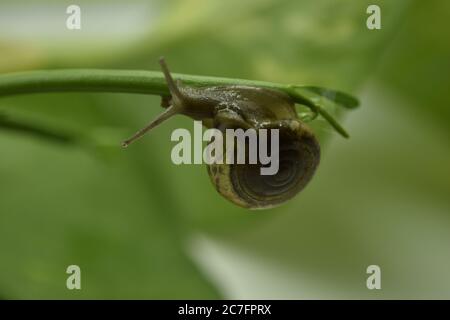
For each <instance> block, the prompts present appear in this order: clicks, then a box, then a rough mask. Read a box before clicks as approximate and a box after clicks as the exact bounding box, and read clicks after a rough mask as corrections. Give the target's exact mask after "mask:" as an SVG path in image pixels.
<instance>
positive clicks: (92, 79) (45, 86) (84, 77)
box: [0, 69, 357, 137]
mask: <svg viewBox="0 0 450 320" xmlns="http://www.w3.org/2000/svg"><path fill="white" fill-rule="evenodd" d="M172 76H173V77H174V78H175V79H179V80H181V81H182V82H183V84H186V85H190V86H196V87H204V86H219V85H244V86H253V87H263V88H270V89H275V90H279V91H283V92H285V93H287V94H288V95H290V96H291V97H292V99H293V100H294V101H295V102H296V103H299V104H303V105H306V106H307V107H309V108H311V110H312V111H313V112H315V113H319V114H321V115H322V116H323V117H324V118H325V119H326V120H327V121H328V122H329V123H330V124H331V125H332V126H333V127H334V128H335V129H336V130H337V131H338V132H339V133H341V134H342V135H343V136H345V137H348V134H347V133H346V131H345V130H344V129H343V128H342V126H340V124H339V123H338V122H337V121H336V120H335V119H334V118H333V117H332V116H331V115H329V114H328V112H326V111H325V110H324V109H323V108H322V107H321V106H320V104H319V103H317V99H314V98H315V97H321V96H320V94H319V93H317V92H315V91H317V88H315V87H306V86H305V87H301V86H295V85H289V84H279V83H273V82H265V81H254V80H244V79H233V78H220V77H206V76H195V75H186V74H177V73H174V74H172ZM324 90H325V89H324ZM45 92H122V93H140V94H154V95H161V96H168V95H169V89H168V87H167V84H166V81H165V79H164V75H163V74H162V72H159V71H137V70H99V69H62V70H43V71H29V72H18V73H11V74H3V75H0V97H4V96H9V95H18V94H28V93H45ZM326 92H327V93H330V92H333V93H335V94H334V96H335V97H338V98H339V99H338V100H337V101H335V102H336V103H337V104H339V105H342V106H344V107H348V108H353V107H354V106H355V105H357V101H356V100H355V99H354V98H352V97H351V96H348V95H346V94H344V93H341V92H336V91H332V90H326ZM355 101H356V102H355Z"/></svg>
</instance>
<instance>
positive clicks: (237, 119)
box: [123, 59, 320, 209]
mask: <svg viewBox="0 0 450 320" xmlns="http://www.w3.org/2000/svg"><path fill="white" fill-rule="evenodd" d="M160 64H161V68H162V71H163V74H164V77H165V79H166V82H167V85H168V88H169V91H170V96H163V97H162V103H161V105H162V107H164V108H166V110H165V111H164V112H163V113H162V114H160V115H159V116H158V117H157V118H156V119H154V120H153V121H151V122H150V123H149V124H148V125H147V126H146V127H144V128H143V129H141V130H140V131H138V132H137V133H136V134H135V135H134V136H132V137H131V138H130V139H128V140H126V141H124V142H123V146H124V147H126V146H128V145H129V144H130V143H132V142H133V141H135V140H136V139H138V138H140V137H142V136H143V135H144V134H145V133H146V132H148V131H150V130H151V129H153V128H154V127H156V126H157V125H159V124H160V123H162V122H163V121H165V120H167V119H168V118H170V117H171V116H173V115H175V114H183V115H186V116H189V117H191V118H192V119H194V120H202V121H203V124H204V125H205V126H207V127H210V128H217V129H219V130H221V131H223V130H226V129H228V128H243V129H247V128H253V129H256V130H258V129H262V128H264V129H269V130H270V129H278V130H279V153H278V159H279V162H278V163H279V170H278V172H277V173H275V174H274V175H261V172H260V168H261V166H262V164H261V163H256V164H227V163H224V164H218V163H213V164H210V165H208V166H207V170H208V174H209V177H210V179H211V181H212V183H213V184H214V186H215V188H216V190H217V191H218V192H219V193H220V194H221V195H222V196H224V197H225V198H226V199H228V200H230V201H231V202H233V203H234V204H236V205H238V206H241V207H245V208H249V209H263V208H270V207H274V206H277V205H280V204H282V203H284V202H286V201H287V200H289V199H291V198H292V197H294V196H295V195H296V194H298V193H299V192H300V191H301V190H302V189H303V188H304V187H305V186H306V185H307V184H308V182H309V181H310V180H311V178H312V177H313V175H314V173H315V171H316V169H317V166H318V165H319V162H320V146H319V143H318V141H317V139H316V137H315V136H314V134H313V133H312V131H311V129H310V128H308V126H307V125H306V124H305V123H304V122H302V121H301V120H300V119H299V117H298V115H297V112H296V110H295V102H294V101H293V99H292V98H291V97H290V96H289V95H288V94H286V93H284V92H281V91H278V90H275V89H270V88H262V87H252V86H244V85H219V86H210V87H190V86H185V85H183V84H182V83H181V82H180V81H179V80H178V81H175V80H174V79H173V78H172V76H171V74H170V72H169V69H168V67H167V65H166V63H165V62H164V60H163V59H161V60H160Z"/></svg>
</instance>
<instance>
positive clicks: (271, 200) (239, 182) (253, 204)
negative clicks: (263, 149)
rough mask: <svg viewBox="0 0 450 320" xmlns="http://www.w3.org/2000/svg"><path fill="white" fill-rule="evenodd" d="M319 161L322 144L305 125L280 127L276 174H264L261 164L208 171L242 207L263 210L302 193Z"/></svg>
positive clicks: (211, 168) (212, 166) (222, 188)
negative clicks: (291, 128) (287, 128)
mask: <svg viewBox="0 0 450 320" xmlns="http://www.w3.org/2000/svg"><path fill="white" fill-rule="evenodd" d="M269 145H270V144H269ZM319 161H320V146H319V143H318V141H317V140H316V138H315V137H314V135H313V134H312V133H311V132H310V131H309V130H308V129H306V128H305V127H303V125H302V129H301V130H280V137H279V168H278V172H277V173H275V174H274V175H262V174H261V170H260V169H261V167H262V166H263V165H262V164H261V163H257V164H229V165H211V166H209V167H208V171H209V174H210V177H211V179H212V182H213V183H214V184H215V186H216V189H217V190H218V191H219V192H220V193H221V194H222V195H224V196H225V197H226V198H227V199H229V200H231V201H232V202H234V203H235V204H237V205H239V206H242V207H246V208H251V209H263V208H270V207H274V206H277V205H279V204H281V203H283V202H285V201H287V200H289V199H291V198H292V197H294V196H295V195H296V194H297V193H299V192H300V191H301V190H302V189H303V188H304V187H305V186H306V185H307V184H308V182H309V181H310V180H311V178H312V177H313V175H314V173H315V171H316V168H317V166H318V164H319ZM219 177H220V178H219ZM224 179H225V180H226V181H224Z"/></svg>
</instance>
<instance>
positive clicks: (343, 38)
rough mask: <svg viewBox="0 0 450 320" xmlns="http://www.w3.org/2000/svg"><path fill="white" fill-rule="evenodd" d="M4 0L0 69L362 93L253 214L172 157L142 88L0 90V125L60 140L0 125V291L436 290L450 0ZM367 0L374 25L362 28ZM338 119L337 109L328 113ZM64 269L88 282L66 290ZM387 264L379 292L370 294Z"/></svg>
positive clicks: (447, 284) (409, 293) (241, 293)
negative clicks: (341, 132) (318, 153)
mask: <svg viewBox="0 0 450 320" xmlns="http://www.w3.org/2000/svg"><path fill="white" fill-rule="evenodd" d="M73 2H74V1H50V0H47V1H46V0H34V1H30V0H27V1H25V0H23V1H16V0H15V1H5V0H1V1H0V72H1V73H6V72H13V71H21V70H31V69H50V68H112V69H143V70H157V69H158V65H157V59H158V57H159V56H161V55H164V56H165V57H166V60H167V61H168V64H169V67H170V68H171V69H172V71H174V72H179V73H191V74H200V75H211V76H224V77H236V78H248V79H255V80H267V81H273V82H281V83H295V84H308V85H321V86H326V87H330V88H333V89H340V90H344V91H347V92H349V93H352V94H354V95H356V96H357V97H358V98H359V99H360V100H361V105H362V106H361V108H360V109H357V110H355V111H352V112H348V113H345V114H342V115H341V116H342V117H341V121H343V123H344V126H345V127H346V128H347V129H348V131H349V132H350V134H351V138H350V139H349V140H345V139H342V138H341V137H340V136H338V135H337V134H336V133H334V132H333V131H332V130H331V129H330V127H329V126H328V125H327V124H326V123H325V122H324V121H323V120H320V119H318V120H316V121H315V122H314V123H313V124H312V126H313V128H314V130H315V132H316V133H317V134H318V135H319V136H320V139H321V140H322V142H323V144H322V148H323V155H322V162H321V165H320V167H319V170H318V172H317V174H316V176H315V178H314V179H313V181H312V182H311V183H310V185H309V186H308V187H307V188H306V189H305V190H304V191H303V192H302V193H301V194H300V195H299V196H298V197H296V198H295V199H294V200H292V201H290V202H288V203H287V204H285V205H283V206H281V207H279V208H276V209H271V210H266V211H256V212H255V211H248V210H245V209H241V208H238V207H236V206H234V205H233V204H231V203H230V202H228V201H226V200H225V199H223V198H222V197H221V196H219V195H218V194H217V193H216V191H215V190H214V188H213V186H212V185H211V183H210V181H209V178H208V176H207V173H206V168H205V167H204V166H203V165H193V166H176V165H174V164H172V162H171V161H170V150H171V148H172V146H173V143H172V142H170V133H171V132H172V130H173V129H175V128H177V127H185V128H188V129H191V128H192V120H190V119H188V118H184V117H176V118H174V119H172V120H171V121H169V122H167V123H165V124H164V125H163V126H161V127H159V128H158V129H157V130H155V131H154V132H152V134H151V135H149V136H147V137H146V138H145V139H143V140H142V141H140V142H139V143H136V144H135V145H133V146H132V147H131V148H129V149H127V150H126V151H123V150H122V149H120V147H119V143H120V141H121V140H122V139H123V138H125V137H128V136H129V135H130V134H131V133H133V132H134V131H135V130H136V129H138V128H140V127H142V125H143V124H145V123H146V122H147V121H148V120H150V119H152V118H154V116H155V115H156V114H158V113H160V111H161V109H160V108H159V98H158V97H154V96H145V95H129V94H106V93H98V94H96V93H80V94H74V93H71V94H40V95H29V96H15V97H8V98H1V99H0V114H2V115H7V116H9V117H11V118H12V119H15V120H16V121H21V122H23V123H28V124H33V125H36V126H40V127H45V128H51V129H52V130H59V131H61V132H66V133H68V134H70V135H73V136H75V137H77V139H78V140H77V141H79V142H78V143H70V144H61V143H55V142H53V141H49V140H46V139H42V138H40V137H37V136H33V135H30V134H26V133H20V132H13V131H11V130H7V129H6V128H2V127H1V126H0V150H1V151H0V297H2V298H9V299H14V298H19V299H22V298H63V299H77V298H150V299H151V298H167V299H175V298H178V299H188V298H194V299H195V298H204V299H209V298H230V299H233V298H235V299H259V298H268V299H282V298H285V299H310V298H319V299H321V298H344V299H345V298H363V299H366V298H374V299H378V298H447V299H449V298H450V271H449V270H450V268H449V267H450V197H449V190H450V168H449V163H450V148H449V143H448V141H449V133H450V127H449V121H450V95H449V94H448V88H449V84H450V59H449V58H450V42H449V41H448V39H449V38H450V37H449V29H448V19H449V18H450V2H449V1H439V0H431V1H419V0H415V1H414V0H410V1H409V0H397V1H387V0H384V1H380V0H370V1H366V0H352V1H350V0H348V1H340V0H251V1H242V0H239V1H238V0H230V1H221V0H214V1H213V0H185V1H162V0H161V1H155V0H148V1H138V0H131V1H126V2H123V1H99V0H97V1H82V0H77V1H75V2H76V4H78V5H79V6H80V7H81V10H82V11H81V19H82V29H81V30H79V31H70V30H67V29H66V28H65V21H66V18H67V16H68V15H67V14H66V13H65V11H66V8H67V7H68V6H69V5H70V4H73ZM369 4H378V5H379V6H380V7H381V14H382V29H381V30H372V31H371V30H368V29H367V28H366V19H367V17H368V15H367V14H366V8H367V7H368V5H369ZM331 111H334V110H331ZM70 264H76V265H79V266H80V267H81V272H82V280H81V281H82V290H73V291H69V290H67V288H66V278H67V274H66V273H65V271H66V268H67V266H68V265H70ZM372 264H376V265H379V266H380V267H381V272H382V280H381V281H382V289H381V290H368V289H367V288H366V278H367V276H368V275H367V274H366V268H367V266H369V265H372Z"/></svg>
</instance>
